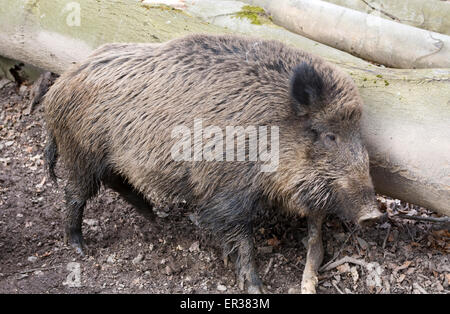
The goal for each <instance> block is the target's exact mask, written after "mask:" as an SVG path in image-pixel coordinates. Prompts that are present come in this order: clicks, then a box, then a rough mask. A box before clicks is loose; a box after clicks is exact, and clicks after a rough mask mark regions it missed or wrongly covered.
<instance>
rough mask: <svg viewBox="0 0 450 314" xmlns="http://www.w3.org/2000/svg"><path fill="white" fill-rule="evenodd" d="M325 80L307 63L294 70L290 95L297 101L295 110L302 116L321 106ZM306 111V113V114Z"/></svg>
mask: <svg viewBox="0 0 450 314" xmlns="http://www.w3.org/2000/svg"><path fill="white" fill-rule="evenodd" d="M322 92H323V80H322V78H321V77H320V75H319V74H318V73H317V72H316V70H315V69H314V68H313V67H312V66H311V65H309V64H307V63H306V62H302V63H301V64H299V65H297V66H296V67H295V68H294V71H293V74H292V76H291V82H290V93H291V96H292V98H294V100H295V104H294V107H295V108H294V109H295V111H296V113H297V114H299V115H302V114H304V113H306V112H308V111H310V110H314V109H318V108H314V107H316V106H317V105H318V104H319V100H320V98H321V97H322ZM305 111H306V112H305Z"/></svg>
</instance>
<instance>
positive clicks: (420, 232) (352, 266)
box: [0, 82, 450, 294]
mask: <svg viewBox="0 0 450 314" xmlns="http://www.w3.org/2000/svg"><path fill="white" fill-rule="evenodd" d="M2 85H4V86H2V87H1V89H0V293H239V290H238V288H237V287H236V286H235V281H234V272H233V269H232V267H231V266H228V267H225V266H224V264H223V262H222V258H221V253H220V249H219V244H218V243H217V242H216V240H215V239H214V237H212V236H211V235H208V234H205V233H204V232H202V231H201V230H200V229H199V228H198V227H197V226H196V225H195V223H194V222H195V214H194V210H193V209H189V208H188V207H187V206H185V205H184V204H176V205H168V204H162V205H160V206H158V208H157V213H158V218H157V219H155V220H154V221H148V220H147V219H146V218H144V217H142V216H140V215H139V214H138V213H136V212H135V210H134V209H133V208H132V207H131V206H130V205H128V204H126V203H125V202H124V201H123V200H121V199H120V198H119V197H118V195H117V194H116V193H114V192H112V191H110V190H105V189H103V190H102V191H101V193H100V195H99V196H98V197H97V198H95V199H94V200H92V201H91V202H90V203H89V204H88V206H87V208H86V210H85V217H84V222H83V228H84V235H85V239H86V244H87V246H88V247H89V250H88V254H87V255H86V256H84V257H81V256H79V255H78V254H77V253H76V252H75V251H74V250H73V249H72V248H70V247H66V246H65V245H64V243H63V233H62V222H63V221H62V214H63V211H64V200H63V193H62V191H63V188H64V183H65V182H64V180H63V179H61V180H59V182H58V186H56V185H55V184H54V183H53V182H50V181H49V180H48V179H47V178H46V174H45V171H44V167H43V148H44V143H45V137H46V133H45V130H44V128H43V124H44V123H43V108H42V106H40V105H38V106H37V107H36V108H35V109H34V111H33V112H32V113H31V114H27V109H28V102H29V93H30V88H28V87H26V86H23V87H21V88H18V87H16V86H15V85H14V84H13V83H7V84H5V82H3V83H2ZM0 86H1V85H0ZM58 172H59V173H60V174H63V173H64V170H63V169H61V168H59V169H58ZM379 204H380V207H381V209H382V210H383V211H387V212H388V214H389V219H388V220H387V221H385V222H384V223H382V224H378V225H376V226H374V227H371V228H368V229H365V230H361V229H358V228H356V227H355V226H353V225H351V224H349V223H346V222H342V221H340V220H339V219H338V218H336V217H329V218H328V220H327V223H326V224H325V225H324V243H325V258H324V264H327V263H329V262H336V261H341V259H342V258H344V257H346V256H349V257H352V258H353V259H351V260H349V261H348V262H347V263H338V264H339V265H337V264H333V265H331V266H332V267H328V268H327V269H326V270H322V271H321V272H320V281H319V286H318V293H439V294H445V293H449V292H450V288H449V282H450V263H449V251H450V242H449V236H450V234H449V232H448V230H445V229H443V228H442V227H439V225H437V224H435V223H428V222H421V221H413V220H408V219H403V218H399V214H408V215H419V216H427V217H432V216H435V215H434V214H433V213H432V212H430V211H428V210H426V209H424V208H421V207H418V206H413V205H410V204H406V203H403V202H400V201H398V200H392V199H389V198H384V197H382V196H379ZM306 230H307V228H306V222H305V220H304V219H299V218H293V217H286V216H283V215H275V214H270V213H266V214H265V215H263V217H262V218H261V219H259V222H258V223H257V225H256V228H255V242H256V247H257V249H258V251H257V256H256V261H257V267H258V269H259V273H260V274H261V277H262V279H263V281H264V283H265V284H266V286H267V288H268V291H269V292H270V293H296V292H298V291H299V287H300V281H301V276H302V271H303V267H304V262H305V257H306V249H305V247H304V237H305V236H306ZM355 261H356V262H357V263H356V262H355ZM78 275H79V276H78Z"/></svg>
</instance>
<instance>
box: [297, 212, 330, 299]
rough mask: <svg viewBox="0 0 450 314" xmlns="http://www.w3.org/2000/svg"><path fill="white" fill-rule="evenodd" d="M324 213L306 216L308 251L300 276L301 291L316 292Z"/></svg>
mask: <svg viewBox="0 0 450 314" xmlns="http://www.w3.org/2000/svg"><path fill="white" fill-rule="evenodd" d="M324 217H325V215H324V214H323V213H315V214H314V215H312V216H309V217H308V253H307V256H306V264H305V270H304V271H303V278H302V293H304V294H312V293H316V286H317V283H318V278H317V271H318V270H319V266H320V264H321V263H322V260H323V243H322V222H323V219H324Z"/></svg>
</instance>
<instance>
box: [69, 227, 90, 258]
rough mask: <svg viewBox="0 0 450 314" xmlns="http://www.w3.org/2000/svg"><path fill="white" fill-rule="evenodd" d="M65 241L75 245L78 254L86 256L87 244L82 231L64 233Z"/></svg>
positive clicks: (72, 245)
mask: <svg viewBox="0 0 450 314" xmlns="http://www.w3.org/2000/svg"><path fill="white" fill-rule="evenodd" d="M64 243H65V244H66V245H70V246H71V247H73V248H74V249H75V252H77V254H80V255H81V256H85V249H86V245H85V244H84V241H83V237H82V236H81V234H80V233H73V232H72V233H66V234H65V235H64Z"/></svg>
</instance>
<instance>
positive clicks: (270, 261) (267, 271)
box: [263, 257, 273, 279]
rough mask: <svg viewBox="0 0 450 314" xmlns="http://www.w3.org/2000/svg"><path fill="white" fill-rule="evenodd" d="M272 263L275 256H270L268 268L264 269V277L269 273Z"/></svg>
mask: <svg viewBox="0 0 450 314" xmlns="http://www.w3.org/2000/svg"><path fill="white" fill-rule="evenodd" d="M272 264H273V257H271V258H270V260H269V264H268V265H267V267H266V270H265V271H264V275H263V279H264V278H265V277H266V276H267V274H268V273H269V271H270V268H272Z"/></svg>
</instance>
